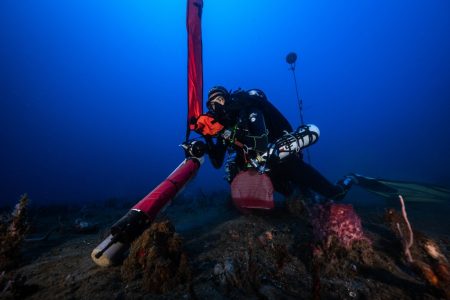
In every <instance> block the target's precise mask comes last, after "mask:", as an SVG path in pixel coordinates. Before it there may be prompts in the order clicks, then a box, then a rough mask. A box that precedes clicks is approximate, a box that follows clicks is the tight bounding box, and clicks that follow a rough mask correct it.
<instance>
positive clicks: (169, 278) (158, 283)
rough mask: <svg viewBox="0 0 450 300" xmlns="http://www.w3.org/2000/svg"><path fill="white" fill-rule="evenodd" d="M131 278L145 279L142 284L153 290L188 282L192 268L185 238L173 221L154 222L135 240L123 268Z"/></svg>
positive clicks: (124, 274) (122, 270)
mask: <svg viewBox="0 0 450 300" xmlns="http://www.w3.org/2000/svg"><path fill="white" fill-rule="evenodd" d="M121 274H122V278H123V279H124V280H125V281H127V282H129V281H133V280H136V279H140V278H141V279H142V287H143V288H144V289H145V290H146V291H148V292H152V293H165V292H168V291H172V290H173V289H175V288H176V287H178V286H182V285H183V284H188V283H189V282H190V280H191V270H190V267H189V263H188V258H187V255H186V254H185V253H184V251H183V246H182V239H181V238H180V237H179V236H178V234H176V233H175V228H174V226H173V225H172V224H171V223H170V221H163V222H159V223H153V224H152V226H151V227H150V228H149V229H147V230H146V231H144V233H143V234H142V235H141V236H140V237H139V239H137V240H136V241H134V242H133V244H132V245H131V249H130V254H129V255H128V258H127V259H126V260H125V261H124V263H123V266H122V269H121Z"/></svg>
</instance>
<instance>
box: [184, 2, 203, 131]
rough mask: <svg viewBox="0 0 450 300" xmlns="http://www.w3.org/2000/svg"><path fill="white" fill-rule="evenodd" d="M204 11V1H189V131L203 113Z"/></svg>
mask: <svg viewBox="0 0 450 300" xmlns="http://www.w3.org/2000/svg"><path fill="white" fill-rule="evenodd" d="M202 9H203V0H188V3H187V16H186V27H187V32H188V117H187V122H188V129H187V133H186V139H187V138H188V136H189V132H190V130H192V129H194V127H193V125H192V121H195V119H197V117H198V116H200V115H201V114H202V111H203V61H202V23H201V19H202Z"/></svg>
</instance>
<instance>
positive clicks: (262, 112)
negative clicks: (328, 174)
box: [206, 90, 344, 199]
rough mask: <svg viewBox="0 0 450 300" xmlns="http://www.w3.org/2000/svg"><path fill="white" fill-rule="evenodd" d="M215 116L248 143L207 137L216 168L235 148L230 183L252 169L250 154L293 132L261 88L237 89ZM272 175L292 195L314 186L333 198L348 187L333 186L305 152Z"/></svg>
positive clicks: (274, 167) (279, 188)
mask: <svg viewBox="0 0 450 300" xmlns="http://www.w3.org/2000/svg"><path fill="white" fill-rule="evenodd" d="M215 118H216V119H217V120H218V121H219V122H220V123H221V124H222V125H224V126H225V128H227V129H229V134H230V135H232V136H234V137H235V139H236V140H238V141H239V142H241V143H242V144H243V145H244V146H243V147H242V145H241V146H240V147H239V146H236V145H230V144H229V143H227V141H226V140H225V139H224V138H223V137H219V138H217V142H216V143H213V141H212V139H211V138H207V139H206V140H207V146H208V154H209V157H210V160H211V162H212V164H213V166H214V167H215V168H220V167H221V166H222V164H223V160H224V156H225V152H226V149H227V148H229V149H230V148H231V149H232V150H231V151H230V152H231V154H232V157H233V158H232V159H231V160H228V161H227V169H229V172H230V174H229V177H228V178H227V180H228V181H229V182H231V180H232V179H233V178H234V176H235V175H236V174H237V173H238V172H239V171H240V170H245V169H246V168H248V163H247V161H246V158H247V157H248V156H251V155H256V154H258V153H259V154H262V153H264V152H266V150H267V146H268V143H272V142H275V141H276V140H277V139H279V138H280V137H282V136H283V134H284V133H285V132H292V127H291V125H290V124H289V122H288V121H287V120H286V118H285V117H284V116H283V115H282V114H281V113H280V112H279V111H278V109H277V108H275V107H274V106H273V105H272V104H271V103H270V102H269V101H268V100H267V98H266V96H265V95H264V93H263V92H262V91H260V90H250V91H237V92H235V93H233V94H231V95H230V99H229V100H228V101H227V103H226V105H225V107H224V110H223V111H222V112H220V113H217V114H216V115H215ZM233 152H235V154H234V153H233ZM245 152H247V153H245ZM268 175H269V176H270V178H271V180H272V183H273V185H274V188H275V190H276V191H277V192H279V193H282V194H284V195H289V194H291V193H292V192H293V190H294V189H295V187H298V188H301V189H307V188H311V189H312V190H313V191H315V192H317V193H319V194H321V195H323V196H325V197H327V198H330V199H334V198H338V197H340V196H342V195H343V194H344V189H343V188H342V187H341V186H340V185H333V184H332V183H331V182H329V181H328V180H327V179H326V178H325V177H324V176H322V175H321V174H320V173H319V172H318V171H317V170H315V169H314V168H313V167H312V166H310V165H308V164H307V163H305V162H304V161H303V158H302V154H301V153H298V154H297V155H291V156H290V157H288V158H287V159H284V160H283V161H281V162H280V163H278V164H275V165H271V168H270V171H269V172H268Z"/></svg>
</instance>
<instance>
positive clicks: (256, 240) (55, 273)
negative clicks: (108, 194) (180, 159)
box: [0, 193, 450, 299]
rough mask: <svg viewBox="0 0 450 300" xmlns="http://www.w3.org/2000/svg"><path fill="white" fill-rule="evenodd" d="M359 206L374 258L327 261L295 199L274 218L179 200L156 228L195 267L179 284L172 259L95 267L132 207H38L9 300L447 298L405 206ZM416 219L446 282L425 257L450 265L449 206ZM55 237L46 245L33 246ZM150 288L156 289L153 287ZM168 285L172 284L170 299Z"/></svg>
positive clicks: (414, 206) (6, 294)
mask: <svg viewBox="0 0 450 300" xmlns="http://www.w3.org/2000/svg"><path fill="white" fill-rule="evenodd" d="M357 197H361V195H360V194H355V195H353V196H352V197H351V198H350V200H349V201H348V202H350V203H352V204H353V206H354V208H355V211H356V212H357V214H358V215H359V216H360V218H361V221H362V227H363V230H364V233H365V235H366V236H367V237H368V239H370V241H371V242H370V244H369V245H370V247H369V248H370V249H369V248H367V245H366V246H363V247H357V248H355V249H350V250H348V251H345V250H343V249H340V250H339V251H338V250H336V249H334V248H333V250H330V251H329V252H328V253H327V252H326V251H325V252H323V251H318V248H317V245H316V243H315V241H314V237H313V230H312V225H311V222H310V220H309V217H308V214H307V213H306V212H305V209H304V208H303V207H302V205H301V203H297V202H295V201H296V200H292V199H291V200H290V201H291V202H289V205H288V207H286V208H279V209H277V210H275V211H273V212H271V213H257V214H253V215H241V214H239V212H238V211H237V210H235V209H234V208H233V206H232V205H231V203H230V200H229V199H228V196H227V194H226V193H225V194H224V193H218V194H215V195H200V196H198V195H197V196H195V197H194V196H184V197H182V198H180V199H177V200H176V201H174V203H173V205H171V206H170V207H169V208H168V209H166V210H165V211H164V212H163V213H161V215H160V217H159V218H158V220H157V222H160V221H164V220H169V221H170V222H166V224H172V225H173V227H174V229H175V231H176V234H175V235H174V236H175V237H176V239H175V242H170V243H172V244H171V245H173V243H176V247H175V246H173V247H175V248H177V247H178V248H177V249H182V250H181V251H182V252H183V255H184V256H183V257H185V258H187V264H185V269H186V268H187V269H188V271H187V272H188V273H184V274H188V275H186V276H182V277H180V278H181V279H180V281H179V282H177V281H174V278H175V277H173V276H171V275H170V272H169V273H167V274H166V275H164V276H163V275H160V274H163V272H162V271H161V272H160V271H158V270H159V269H158V268H161V266H162V265H165V266H167V267H168V268H169V267H170V266H172V265H173V262H172V261H171V259H170V257H169V258H164V259H161V258H158V259H159V261H160V262H161V263H160V264H159V265H158V264H156V265H151V267H149V266H148V265H147V269H142V270H136V274H135V275H136V276H131V277H130V276H128V278H127V279H125V278H124V270H123V267H122V265H119V266H115V267H110V268H101V267H98V266H97V265H95V264H94V263H93V262H92V260H91V257H90V254H91V251H92V250H93V249H94V247H95V246H97V245H98V244H99V243H100V242H101V241H102V240H103V239H104V238H105V237H106V236H107V235H108V234H109V228H110V226H111V225H112V224H113V223H114V222H115V221H117V220H118V219H119V218H120V217H121V216H122V215H124V214H125V213H126V212H127V210H128V207H131V206H132V203H131V204H130V205H124V204H122V203H120V202H119V203H117V202H115V201H109V202H108V203H107V205H106V206H98V205H97V206H95V205H86V206H84V207H75V206H73V207H70V206H66V205H58V206H47V207H41V208H34V209H33V210H32V211H31V212H30V214H29V218H30V221H29V222H30V225H31V228H30V233H29V234H28V236H27V238H28V239H30V241H28V242H24V243H23V244H22V246H21V259H20V262H19V264H18V266H17V267H16V268H14V269H12V270H9V271H7V272H4V273H3V274H2V277H1V278H0V279H1V281H0V283H1V286H0V298H1V299H446V297H448V296H449V294H446V292H447V293H448V291H449V290H448V289H449V286H448V282H446V281H445V280H448V278H447V279H445V278H444V279H442V276H441V277H439V278H438V279H436V280H438V282H437V283H436V282H434V281H433V278H431V279H430V278H428V279H427V278H426V276H425V275H423V274H422V273H421V272H420V270H418V269H417V267H413V265H412V264H411V263H408V262H407V261H406V259H405V256H404V254H403V246H402V242H401V240H400V239H399V237H398V235H396V234H395V230H394V231H393V230H392V228H391V227H390V225H389V222H388V221H387V219H386V212H387V211H388V209H389V208H394V209H396V210H397V211H400V207H399V205H398V203H385V202H384V201H383V200H379V201H378V202H377V201H376V200H375V201H371V202H369V203H367V202H365V204H364V205H362V204H361V203H359V202H358V199H357ZM407 211H408V215H409V220H410V222H411V225H412V227H413V230H414V236H415V238H416V240H415V242H416V244H415V245H414V246H413V248H412V251H411V252H412V256H413V258H415V259H416V260H420V261H424V262H426V263H428V265H429V266H430V268H432V269H433V268H434V269H433V270H434V273H436V274H438V273H439V272H438V271H436V268H439V266H437V265H433V261H432V260H430V259H428V258H425V257H424V254H423V251H422V250H420V249H419V248H420V245H421V243H423V241H424V240H433V241H434V242H435V244H436V245H437V246H438V248H439V249H440V250H441V252H442V254H443V255H444V256H445V257H447V258H450V219H449V218H448V216H449V215H450V204H445V205H444V204H435V203H407ZM77 219H78V220H77ZM80 221H82V222H87V223H88V224H90V225H94V228H93V230H92V231H91V232H90V231H85V232H80V231H79V230H77V229H76V226H75V225H76V224H77V223H78V224H79V223H80ZM50 231H51V234H50V235H49V236H48V237H47V238H46V239H45V240H37V241H33V240H32V239H33V238H39V237H42V236H43V235H45V234H46V233H48V232H50ZM151 234H152V233H150V235H151ZM155 247H160V248H161V247H162V246H155ZM170 247H172V246H170ZM170 247H169V248H170ZM173 247H172V248H173ZM158 249H159V248H158ZM158 249H157V250H158ZM163 250H164V249H162V250H161V249H159V250H158V251H159V252H158V251H157V252H158V253H162V252H164V251H163ZM161 251H162V252H161ZM170 251H171V250H170ZM129 266H130V265H129ZM148 268H152V270H150V271H151V272H153V273H151V274H159V275H158V276H159V277H158V280H160V281H161V282H160V283H158V281H156V279H155V278H148V277H149V276H147V275H146V274H150V273H148V272H149V270H148ZM176 268H177V267H176V266H175V269H176ZM0 271H1V270H0ZM422 271H423V270H422ZM441 271H442V270H441ZM447 271H448V269H447ZM145 272H147V273H145ZM158 272H159V273H158ZM175 272H177V271H176V270H175ZM0 273H1V272H0ZM441 273H445V270H443V271H442V272H441ZM164 274H165V273H164ZM447 275H448V274H447ZM152 276H153V275H152ZM174 276H175V275H174ZM177 276H178V275H177ZM150 277H151V276H150ZM444 277H445V274H444ZM145 278H146V279H145ZM177 278H178V277H177ZM144 279H145V280H147V281H148V280H153V281H152V285H150V286H149V285H146V284H144V283H143V280H144ZM165 280H166V281H169V280H170V282H171V285H170V286H167V288H165V289H162V290H161V287H163V284H164V281H165ZM432 283H435V284H432ZM155 286H156V287H159V288H155ZM164 286H165V285H164Z"/></svg>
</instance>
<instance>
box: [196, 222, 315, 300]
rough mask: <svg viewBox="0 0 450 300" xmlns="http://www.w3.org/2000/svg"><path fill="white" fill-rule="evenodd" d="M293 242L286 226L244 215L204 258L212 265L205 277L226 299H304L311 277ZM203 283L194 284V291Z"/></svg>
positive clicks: (206, 270)
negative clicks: (275, 226) (274, 224)
mask: <svg viewBox="0 0 450 300" xmlns="http://www.w3.org/2000/svg"><path fill="white" fill-rule="evenodd" d="M293 243H294V237H293V235H292V232H290V231H288V230H287V229H285V228H284V226H283V227H280V228H278V227H277V228H274V227H272V226H271V225H270V224H269V223H268V222H267V221H266V220H265V219H264V218H260V217H257V216H243V217H241V218H240V219H239V220H238V221H233V222H230V223H229V226H227V227H226V228H224V230H223V232H222V233H221V234H220V238H219V240H218V241H217V242H216V243H215V247H214V248H215V249H214V250H211V251H210V252H209V253H207V254H205V256H204V257H203V259H204V260H205V265H207V266H211V268H210V269H209V268H206V269H205V274H209V275H208V276H209V277H208V278H209V279H211V280H212V283H213V284H214V286H215V288H217V289H218V291H219V292H220V294H222V295H225V297H227V298H233V299H244V298H247V297H250V298H252V297H253V296H254V295H255V294H256V295H258V297H259V298H263V299H266V298H268V299H290V298H292V297H294V298H302V296H300V295H305V294H308V292H309V291H308V289H307V283H305V282H307V281H308V278H309V275H306V277H305V274H307V271H306V267H305V265H304V264H303V262H302V261H301V260H300V259H299V258H298V257H297V256H296V255H294V253H295V249H294V248H293ZM206 262H208V263H206ZM292 282H295V283H296V284H294V285H293V284H290V283H292ZM203 284H204V283H203V282H198V283H194V284H193V290H194V291H197V290H199V289H200V287H201V286H202V285H203ZM195 293H196V292H195ZM252 295H253V296H252ZM199 297H200V296H199ZM200 298H201V297H200ZM303 298H304V297H303Z"/></svg>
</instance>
